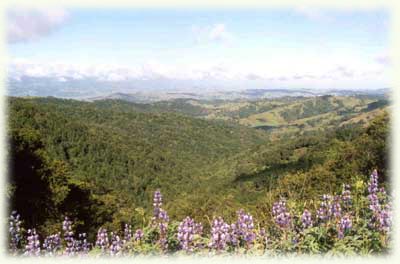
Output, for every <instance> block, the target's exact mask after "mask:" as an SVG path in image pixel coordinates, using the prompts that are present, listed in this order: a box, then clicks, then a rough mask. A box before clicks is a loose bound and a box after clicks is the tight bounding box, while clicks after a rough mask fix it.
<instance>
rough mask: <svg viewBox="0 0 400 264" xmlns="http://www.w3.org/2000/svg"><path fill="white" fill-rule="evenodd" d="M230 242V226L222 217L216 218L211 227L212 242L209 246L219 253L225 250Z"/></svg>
mask: <svg viewBox="0 0 400 264" xmlns="http://www.w3.org/2000/svg"><path fill="white" fill-rule="evenodd" d="M229 240H230V238H229V225H228V224H227V223H225V222H224V219H223V218H222V217H217V218H214V220H213V223H212V227H211V242H210V243H209V245H208V246H209V247H210V248H212V249H216V250H217V251H220V250H224V249H225V247H226V245H227V243H228V241H229Z"/></svg>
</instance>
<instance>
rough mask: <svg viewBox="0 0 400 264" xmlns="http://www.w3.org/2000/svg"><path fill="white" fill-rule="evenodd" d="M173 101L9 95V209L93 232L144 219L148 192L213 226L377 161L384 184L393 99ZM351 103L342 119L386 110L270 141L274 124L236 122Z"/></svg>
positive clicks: (50, 224)
mask: <svg viewBox="0 0 400 264" xmlns="http://www.w3.org/2000/svg"><path fill="white" fill-rule="evenodd" d="M180 103H182V104H183V106H181V105H180ZM220 103H221V104H222V105H225V104H226V103H222V102H220ZM171 104H172V105H170V104H169V103H167V102H164V103H158V104H156V105H155V106H154V107H152V106H150V105H141V104H133V103H128V102H122V101H115V100H107V101H98V102H93V103H88V102H80V101H74V100H61V99H55V98H25V99H23V98H9V111H8V118H9V127H8V136H9V140H10V151H9V159H10V164H11V167H10V175H11V177H10V184H9V186H8V195H9V199H10V201H11V203H10V210H17V211H18V212H19V213H20V214H21V215H22V216H23V218H24V219H25V221H26V225H27V226H37V227H38V232H39V233H40V234H42V235H48V234H50V233H53V232H54V231H55V230H56V229H57V227H58V224H59V219H60V215H68V216H69V217H70V218H72V219H74V221H75V222H76V223H77V224H76V228H77V230H78V231H79V230H86V231H89V233H90V234H91V235H92V236H94V235H95V233H96V232H97V230H98V228H99V227H100V226H106V227H108V228H111V229H117V228H119V227H120V226H121V225H122V224H124V223H129V224H132V225H133V226H134V227H140V226H143V225H145V223H147V221H149V219H148V218H146V215H149V212H150V211H151V208H152V203H151V196H152V194H153V192H154V191H155V190H156V189H161V190H162V192H163V194H164V197H165V200H166V201H167V202H166V203H165V205H164V207H165V208H166V210H167V211H168V213H169V215H170V217H171V218H177V219H183V218H184V217H186V216H187V215H190V216H191V217H193V218H194V219H195V220H196V221H201V222H203V223H205V228H209V227H210V226H209V219H212V217H213V216H215V214H216V212H218V214H220V215H222V216H223V217H224V218H225V219H228V220H230V219H233V218H234V217H235V212H236V210H237V208H245V209H246V211H249V212H251V213H252V215H254V216H255V217H256V218H257V219H258V220H259V221H260V222H259V223H263V224H268V223H270V222H271V221H272V218H271V215H270V213H269V212H270V211H271V208H272V204H273V202H274V201H276V199H279V198H280V197H284V198H287V199H295V200H297V201H299V202H304V203H306V204H308V203H310V201H311V200H312V199H313V198H314V197H316V196H318V195H322V194H324V193H332V192H336V191H339V190H341V188H342V184H343V183H354V182H357V181H358V180H363V181H366V180H367V177H368V175H369V174H370V172H371V171H372V170H373V169H375V168H377V169H378V170H379V173H380V175H381V179H382V183H383V184H385V182H386V177H387V175H388V173H389V172H388V170H387V165H386V164H387V159H388V157H387V153H388V144H387V136H388V132H389V124H388V123H389V117H388V114H387V113H386V111H385V110H384V108H386V106H387V103H386V102H382V101H379V100H372V99H370V98H369V99H368V98H367V99H357V100H356V99H354V98H351V97H350V98H334V97H326V98H319V99H318V98H317V99H315V98H314V99H304V98H302V99H294V98H286V99H279V100H277V99H275V100H271V101H270V102H267V101H265V102H264V103H263V107H260V106H259V105H258V104H261V103H260V102H258V103H255V105H256V107H255V108H254V109H251V107H250V103H243V102H241V103H239V102H237V103H231V104H233V105H236V106H237V105H239V104H243V105H246V106H243V107H244V108H243V107H242V106H241V107H239V108H238V109H241V110H233V108H231V109H230V110H231V112H230V113H233V112H235V111H239V112H238V113H237V114H238V115H239V122H237V121H234V122H232V121H233V119H232V120H230V119H228V120H226V121H224V120H220V119H221V118H212V117H210V116H209V115H210V112H207V111H205V110H204V109H205V108H206V107H205V106H204V105H205V103H204V102H202V104H201V106H199V107H196V106H194V105H193V102H192V103H190V106H188V105H187V102H179V101H174V102H172V103H171ZM208 104H210V103H208ZM167 106H168V107H167ZM169 107H171V108H169ZM174 109H179V110H174ZM244 109H246V110H244ZM344 109H347V111H348V112H349V113H352V115H348V116H347V117H346V120H350V118H356V117H357V116H361V115H362V114H365V113H368V112H370V111H376V110H377V109H378V110H379V111H380V112H379V113H376V117H372V116H371V117H370V118H364V119H363V120H364V121H363V122H360V123H358V122H347V123H343V124H342V125H337V126H325V125H324V123H318V129H314V130H311V131H310V132H309V133H302V134H298V133H297V132H296V131H294V132H293V133H292V134H291V135H292V136H286V137H277V138H275V139H274V140H271V133H270V131H268V130H263V129H255V128H251V127H248V126H242V125H240V124H239V123H242V122H243V121H241V120H252V118H253V116H254V115H261V114H262V115H264V113H269V114H268V115H273V113H274V114H275V115H277V114H278V113H279V116H280V118H282V120H281V121H280V122H282V123H281V124H280V125H281V126H282V129H284V126H287V125H290V124H292V122H299V120H304V119H307V118H310V117H311V116H314V117H315V116H322V115H328V114H333V115H335V116H337V115H338V111H344ZM355 109H356V110H357V111H356V110H355ZM214 110H215V109H214ZM214 110H213V111H214ZM232 111H233V112H232ZM244 111H247V113H244ZM204 113H207V115H208V117H206V116H204V115H205V114H204ZM216 113H217V112H215V111H214V112H213V114H216ZM224 115H228V114H226V113H225V114H224ZM265 115H266V116H268V115H267V114H265ZM241 118H242V119H241ZM266 118H267V117H266ZM210 119H211V120H210ZM213 119H215V120H213ZM341 121H343V120H341ZM279 131H280V130H276V132H275V133H279ZM281 132H282V133H286V134H287V131H284V130H281ZM296 133H297V134H296ZM287 135H290V134H287ZM313 206H315V204H314V205H313ZM91 238H92V239H93V237H91Z"/></svg>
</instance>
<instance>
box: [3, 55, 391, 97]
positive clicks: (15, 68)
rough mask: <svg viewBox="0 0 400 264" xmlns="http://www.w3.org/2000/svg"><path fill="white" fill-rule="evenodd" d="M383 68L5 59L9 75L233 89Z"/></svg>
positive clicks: (343, 63) (383, 78)
mask: <svg viewBox="0 0 400 264" xmlns="http://www.w3.org/2000/svg"><path fill="white" fill-rule="evenodd" d="M385 69H386V68H385V67H382V66H380V65H379V64H378V63H376V62H375V63H369V64H368V63H366V61H358V60H356V59H354V60H344V59H343V58H339V59H338V60H337V61H333V60H331V61H327V58H314V59H312V58H308V61H307V63H304V61H303V60H302V58H297V59H294V58H292V60H290V58H289V57H287V58H282V57H280V58H279V59H276V58H271V59H270V60H269V61H265V62H258V63H256V62H241V63H235V62H234V61H228V60H227V61H215V62H208V63H205V62H197V63H196V62H192V63H184V64H181V65H178V64H164V63H160V62H158V61H156V60H150V61H148V62H146V63H144V64H143V65H135V66H122V65H118V64H93V65H89V64H88V65H83V64H67V63H60V62H46V61H42V62H39V61H35V62H34V61H29V60H26V59H18V58H17V59H13V60H12V61H11V62H10V64H9V66H8V73H9V77H10V78H12V79H14V80H18V79H21V77H23V76H30V77H50V78H54V79H56V80H58V81H61V82H65V81H66V82H68V81H69V80H70V79H75V80H76V79H84V78H93V79H97V80H99V81H109V82H129V81H135V80H153V81H158V82H159V83H160V88H161V89H162V87H163V85H164V84H168V82H169V81H189V82H193V83H197V84H204V85H210V83H212V85H214V86H215V87H218V86H219V85H220V86H221V87H222V86H225V87H227V85H229V87H232V88H233V89H235V87H236V88H238V87H241V88H246V87H247V88H251V87H264V88H265V87H267V86H268V87H271V86H272V87H277V86H280V87H310V88H318V87H326V88H340V87H344V88H349V87H354V86H357V87H361V88H364V86H365V85H369V86H384V84H385V83H387V79H388V76H387V71H386V70H385ZM379 83H382V84H379ZM167 86H168V85H167ZM167 86H166V87H167Z"/></svg>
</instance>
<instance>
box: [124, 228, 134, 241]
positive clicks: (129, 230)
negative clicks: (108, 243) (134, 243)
mask: <svg viewBox="0 0 400 264" xmlns="http://www.w3.org/2000/svg"><path fill="white" fill-rule="evenodd" d="M131 239H132V226H131V225H128V224H125V228H124V240H125V243H126V242H129V241H131Z"/></svg>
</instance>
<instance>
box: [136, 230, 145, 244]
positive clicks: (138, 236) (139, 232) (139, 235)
mask: <svg viewBox="0 0 400 264" xmlns="http://www.w3.org/2000/svg"><path fill="white" fill-rule="evenodd" d="M143 236H144V234H143V230H142V229H137V230H136V232H135V241H140V240H142V238H143Z"/></svg>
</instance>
